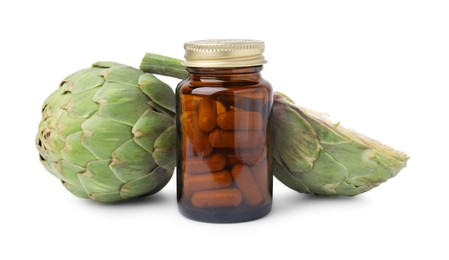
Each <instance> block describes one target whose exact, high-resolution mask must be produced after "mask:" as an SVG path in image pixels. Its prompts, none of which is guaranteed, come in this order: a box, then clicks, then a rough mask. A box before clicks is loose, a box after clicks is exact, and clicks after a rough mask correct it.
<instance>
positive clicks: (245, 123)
mask: <svg viewBox="0 0 449 260" xmlns="http://www.w3.org/2000/svg"><path fill="white" fill-rule="evenodd" d="M217 124H218V126H219V127H220V128H221V129H225V130H234V129H235V130H241V129H262V127H263V124H262V116H261V114H260V113H258V112H248V111H241V110H240V111H239V110H231V111H227V112H224V113H221V114H219V115H218V117H217Z"/></svg>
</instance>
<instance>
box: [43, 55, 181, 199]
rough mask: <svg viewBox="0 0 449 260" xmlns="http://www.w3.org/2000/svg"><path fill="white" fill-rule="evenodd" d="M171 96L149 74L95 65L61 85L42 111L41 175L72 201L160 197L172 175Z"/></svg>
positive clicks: (172, 101)
mask: <svg viewBox="0 0 449 260" xmlns="http://www.w3.org/2000/svg"><path fill="white" fill-rule="evenodd" d="M174 115H175V97H174V93H173V90H172V89H171V88H170V87H169V86H168V85H166V84H165V83H163V82H162V81H160V80H158V79H157V78H156V77H154V76H153V75H151V74H147V73H144V72H142V71H140V70H138V69H134V68H131V67H129V66H125V65H122V64H118V63H111V62H99V63H96V64H94V65H93V67H92V68H88V69H85V70H81V71H78V72H76V73H74V74H72V75H70V76H69V77H67V78H66V79H64V80H63V81H62V83H61V84H60V87H59V89H58V90H56V91H55V92H54V93H53V94H51V95H50V96H49V97H48V98H47V99H46V100H45V103H44V105H43V108H42V120H41V122H40V125H39V131H38V134H37V138H36V145H37V148H38V150H39V153H40V159H41V162H42V164H43V165H44V167H45V168H46V169H47V170H48V171H49V172H50V173H52V174H53V175H54V176H56V177H57V178H59V179H60V180H61V181H62V183H63V185H64V186H65V187H66V188H67V189H68V190H69V191H71V192H72V193H73V194H75V195H76V196H79V197H82V198H90V199H93V200H96V201H100V202H115V201H120V200H124V199H129V198H133V197H139V196H145V195H150V194H153V193H156V192H158V191H159V190H160V189H162V188H163V187H164V186H165V185H166V184H167V183H168V181H169V180H170V178H171V176H172V174H173V169H174V167H175V160H176V157H175V149H176V129H175V119H174Z"/></svg>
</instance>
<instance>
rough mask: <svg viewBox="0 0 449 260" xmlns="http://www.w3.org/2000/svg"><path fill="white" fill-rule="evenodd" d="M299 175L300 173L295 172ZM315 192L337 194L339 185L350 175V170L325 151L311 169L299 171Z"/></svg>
mask: <svg viewBox="0 0 449 260" xmlns="http://www.w3.org/2000/svg"><path fill="white" fill-rule="evenodd" d="M294 174H295V175H297V174H298V173H294ZM299 174H300V175H301V179H302V180H303V181H304V182H305V183H308V184H309V187H310V189H311V190H313V193H315V194H335V193H336V188H337V187H338V185H339V184H340V183H341V182H343V181H345V180H346V179H347V177H348V170H347V169H346V168H345V166H344V165H342V164H341V163H339V162H338V161H336V160H335V159H334V158H333V157H332V156H330V155H329V154H328V153H326V152H325V151H323V150H321V152H320V155H319V156H318V158H317V160H316V161H315V163H314V165H313V169H311V170H310V171H306V172H302V173H299Z"/></svg>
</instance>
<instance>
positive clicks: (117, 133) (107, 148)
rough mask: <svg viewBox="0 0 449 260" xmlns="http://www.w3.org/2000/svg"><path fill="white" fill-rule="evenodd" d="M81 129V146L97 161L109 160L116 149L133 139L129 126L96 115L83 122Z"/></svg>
mask: <svg viewBox="0 0 449 260" xmlns="http://www.w3.org/2000/svg"><path fill="white" fill-rule="evenodd" d="M81 129H82V130H83V132H84V136H83V137H82V138H81V144H82V145H83V146H84V147H86V149H87V150H89V151H90V152H91V153H92V154H94V155H95V157H97V158H99V159H110V158H111V154H112V153H113V152H114V151H115V150H116V149H117V148H118V147H120V146H121V145H122V144H124V143H125V142H127V141H129V140H130V139H132V138H133V136H132V133H131V129H132V128H131V127H130V126H128V125H125V124H122V123H120V122H117V121H114V120H111V119H108V118H104V117H101V116H99V115H96V114H95V115H93V116H91V117H90V118H89V119H87V120H86V121H84V123H83V124H82V125H81Z"/></svg>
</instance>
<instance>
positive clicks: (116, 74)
mask: <svg viewBox="0 0 449 260" xmlns="http://www.w3.org/2000/svg"><path fill="white" fill-rule="evenodd" d="M142 74H144V72H143V71H140V70H138V69H135V68H132V67H128V66H115V67H111V68H109V69H102V70H101V72H100V75H101V76H102V77H103V78H104V79H105V80H106V81H107V82H113V83H120V84H123V85H131V86H137V83H138V79H139V77H140V75H142Z"/></svg>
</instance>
